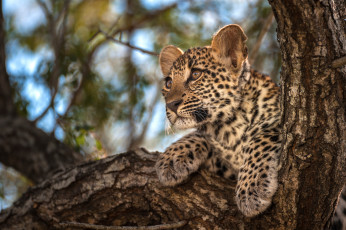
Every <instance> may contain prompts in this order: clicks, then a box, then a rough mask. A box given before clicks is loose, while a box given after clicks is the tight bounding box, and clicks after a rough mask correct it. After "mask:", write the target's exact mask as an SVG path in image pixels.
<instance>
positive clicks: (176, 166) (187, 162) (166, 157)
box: [155, 150, 202, 186]
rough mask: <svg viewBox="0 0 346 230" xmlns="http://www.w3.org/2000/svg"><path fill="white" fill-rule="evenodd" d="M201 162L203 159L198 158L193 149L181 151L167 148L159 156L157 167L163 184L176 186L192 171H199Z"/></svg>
mask: <svg viewBox="0 0 346 230" xmlns="http://www.w3.org/2000/svg"><path fill="white" fill-rule="evenodd" d="M201 163H202V162H201V160H200V159H198V158H196V157H195V156H194V154H193V153H192V152H191V151H190V152H188V153H185V152H180V153H179V152H176V151H172V150H171V151H170V150H167V151H166V152H164V153H163V154H161V155H160V156H159V158H158V160H157V162H156V165H155V168H156V172H157V175H158V177H159V180H160V182H161V183H162V184H163V185H165V186H174V185H177V184H180V183H181V182H183V181H184V180H186V179H187V178H188V176H189V175H190V174H191V173H193V172H195V171H197V170H198V168H199V166H200V165H201Z"/></svg>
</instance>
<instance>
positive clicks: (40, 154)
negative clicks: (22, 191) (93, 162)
mask: <svg viewBox="0 0 346 230" xmlns="http://www.w3.org/2000/svg"><path fill="white" fill-rule="evenodd" d="M0 130H1V132H0V162H2V163H3V164H5V165H7V166H11V167H13V168H14V169H16V170H17V171H19V172H20V173H22V174H23V175H24V176H26V177H27V178H29V179H30V180H32V181H33V182H34V183H37V182H39V181H42V180H43V179H45V178H47V177H49V176H50V175H51V174H52V173H53V172H54V171H56V170H62V169H65V168H67V167H69V166H71V165H75V164H77V163H79V162H81V161H82V160H83V156H82V155H81V154H79V153H77V152H74V151H73V150H72V149H70V148H69V147H67V146H66V145H64V144H63V143H61V142H59V141H58V140H56V139H55V138H54V137H52V136H49V135H47V134H46V133H45V132H43V131H42V130H40V129H38V128H37V127H36V126H35V125H34V124H33V123H32V122H30V121H28V120H27V119H25V118H21V117H2V118H0Z"/></svg>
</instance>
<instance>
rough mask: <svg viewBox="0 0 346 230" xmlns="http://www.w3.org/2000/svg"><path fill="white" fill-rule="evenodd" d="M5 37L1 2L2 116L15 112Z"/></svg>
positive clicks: (0, 68) (0, 100) (0, 102)
mask: <svg viewBox="0 0 346 230" xmlns="http://www.w3.org/2000/svg"><path fill="white" fill-rule="evenodd" d="M5 38H6V34H5V28H4V16H3V12H2V4H1V2H0V116H4V115H13V114H14V113H15V107H14V103H13V98H12V94H11V85H10V80H9V76H8V74H7V70H6V52H5Z"/></svg>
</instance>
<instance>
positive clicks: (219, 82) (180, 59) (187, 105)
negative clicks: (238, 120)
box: [159, 25, 249, 129]
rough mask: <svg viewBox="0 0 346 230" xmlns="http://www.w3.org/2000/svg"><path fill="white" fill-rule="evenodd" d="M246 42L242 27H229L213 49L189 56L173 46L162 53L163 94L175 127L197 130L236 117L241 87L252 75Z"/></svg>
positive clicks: (216, 38) (215, 39) (215, 38)
mask: <svg viewBox="0 0 346 230" xmlns="http://www.w3.org/2000/svg"><path fill="white" fill-rule="evenodd" d="M246 40H247V37H246V36H245V34H244V32H243V30H242V29H241V27H240V26H238V25H228V26H225V27H223V28H221V29H220V30H219V31H218V32H217V33H216V34H215V35H214V36H213V39H212V43H211V46H205V47H197V48H191V49H189V50H187V51H186V52H183V51H182V50H181V49H179V48H177V47H175V46H171V45H170V46H166V47H164V48H163V49H162V51H161V53H160V58H159V59H160V66H161V70H162V73H163V75H164V83H163V87H162V94H163V96H164V98H165V101H166V114H167V118H168V119H169V121H170V123H171V124H172V125H173V127H175V128H178V129H187V128H193V127H198V126H200V125H203V124H206V123H212V122H215V121H218V120H220V119H226V118H231V117H232V113H234V111H235V109H236V108H237V107H238V106H239V103H240V101H241V99H240V88H241V87H240V85H241V83H242V82H244V81H248V80H249V79H248V78H249V75H247V74H245V75H244V71H249V69H248V68H249V66H248V64H247V48H246V45H245V41H246ZM244 69H245V70H244ZM244 76H245V77H244ZM233 115H234V114H233Z"/></svg>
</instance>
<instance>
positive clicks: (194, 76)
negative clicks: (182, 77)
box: [191, 69, 202, 80]
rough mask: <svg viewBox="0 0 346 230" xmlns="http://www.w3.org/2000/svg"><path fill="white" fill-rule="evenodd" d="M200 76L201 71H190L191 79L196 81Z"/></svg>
mask: <svg viewBox="0 0 346 230" xmlns="http://www.w3.org/2000/svg"><path fill="white" fill-rule="evenodd" d="M201 75H202V70H199V69H195V70H192V73H191V79H192V80H197V79H198V78H199V77H200V76H201Z"/></svg>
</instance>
